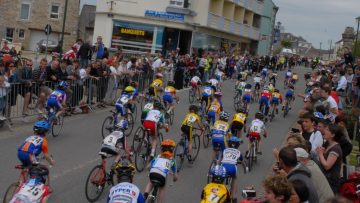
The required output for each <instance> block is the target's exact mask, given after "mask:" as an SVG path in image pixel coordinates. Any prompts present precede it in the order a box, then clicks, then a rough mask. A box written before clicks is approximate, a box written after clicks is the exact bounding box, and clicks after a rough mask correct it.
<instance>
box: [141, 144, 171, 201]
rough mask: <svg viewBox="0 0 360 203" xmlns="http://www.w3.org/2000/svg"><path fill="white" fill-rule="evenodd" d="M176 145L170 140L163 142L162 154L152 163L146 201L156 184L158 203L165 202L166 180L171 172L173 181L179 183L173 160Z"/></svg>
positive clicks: (145, 195) (145, 194)
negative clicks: (157, 187)
mask: <svg viewBox="0 0 360 203" xmlns="http://www.w3.org/2000/svg"><path fill="white" fill-rule="evenodd" d="M175 145H176V144H175V142H174V141H173V140H170V139H166V140H164V141H162V143H161V154H160V155H159V156H158V157H156V158H155V159H153V160H152V161H151V163H150V174H149V179H150V181H149V183H148V184H147V185H146V189H145V193H144V197H145V199H147V197H148V196H149V192H150V191H151V190H152V189H153V187H154V182H156V183H158V184H159V185H158V186H159V193H158V194H159V197H158V202H159V203H162V202H164V194H165V186H166V178H167V176H168V175H169V173H170V172H172V173H173V181H177V179H178V175H177V168H176V163H175V160H174V159H173V155H174V149H175Z"/></svg>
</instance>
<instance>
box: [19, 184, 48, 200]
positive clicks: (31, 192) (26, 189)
mask: <svg viewBox="0 0 360 203" xmlns="http://www.w3.org/2000/svg"><path fill="white" fill-rule="evenodd" d="M44 192H45V191H44V190H43V189H42V185H36V186H29V185H24V186H23V187H22V188H21V189H20V191H19V193H18V194H21V195H24V196H26V197H28V198H30V200H31V202H35V201H37V200H39V199H40V198H41V196H42V195H43V194H44Z"/></svg>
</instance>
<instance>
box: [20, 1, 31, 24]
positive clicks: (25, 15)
mask: <svg viewBox="0 0 360 203" xmlns="http://www.w3.org/2000/svg"><path fill="white" fill-rule="evenodd" d="M20 19H21V20H29V19H30V3H27V2H23V3H21V7H20Z"/></svg>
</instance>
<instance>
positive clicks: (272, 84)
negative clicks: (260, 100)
mask: <svg viewBox="0 0 360 203" xmlns="http://www.w3.org/2000/svg"><path fill="white" fill-rule="evenodd" d="M268 88H269V91H270V92H271V93H273V92H274V90H275V85H274V83H273V82H270V83H269V85H268Z"/></svg>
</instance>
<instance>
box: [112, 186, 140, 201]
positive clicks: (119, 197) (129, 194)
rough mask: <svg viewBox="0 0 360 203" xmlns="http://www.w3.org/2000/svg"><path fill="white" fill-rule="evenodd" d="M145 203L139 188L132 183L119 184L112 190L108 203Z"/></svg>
mask: <svg viewBox="0 0 360 203" xmlns="http://www.w3.org/2000/svg"><path fill="white" fill-rule="evenodd" d="M118 202H127V203H145V199H144V196H143V195H142V194H141V192H140V190H139V188H138V187H137V186H136V185H134V184H132V183H126V182H123V183H119V184H117V185H115V186H114V187H112V188H111V190H110V193H109V196H108V200H107V203H118Z"/></svg>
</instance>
